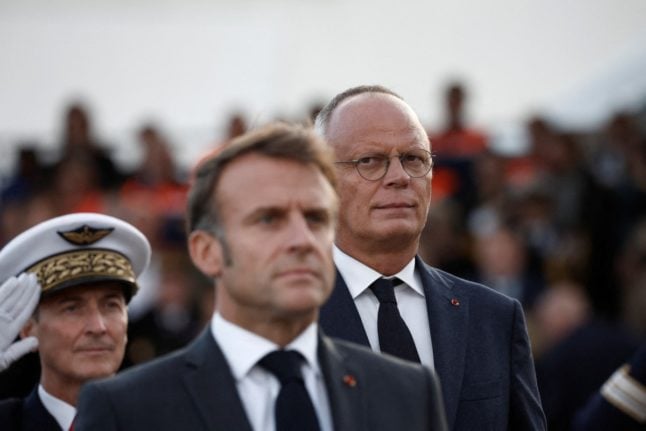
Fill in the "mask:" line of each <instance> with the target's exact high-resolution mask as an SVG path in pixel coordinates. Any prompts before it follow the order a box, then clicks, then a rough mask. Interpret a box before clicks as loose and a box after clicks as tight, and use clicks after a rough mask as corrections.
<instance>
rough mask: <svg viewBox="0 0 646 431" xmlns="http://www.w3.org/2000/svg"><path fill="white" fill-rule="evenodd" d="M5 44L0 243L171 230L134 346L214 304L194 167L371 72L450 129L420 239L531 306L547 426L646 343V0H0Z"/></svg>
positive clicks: (158, 340)
mask: <svg viewBox="0 0 646 431" xmlns="http://www.w3.org/2000/svg"><path fill="white" fill-rule="evenodd" d="M0 59H1V60H0V246H1V245H3V244H4V243H6V242H7V241H9V240H11V239H12V238H13V237H14V236H15V235H17V234H18V233H20V232H22V231H23V230H25V229H27V228H28V227H30V226H33V225H34V224H36V223H38V222H39V221H42V220H44V219H46V218H49V217H53V216H55V215H60V214H64V213H68V212H73V211H98V212H104V213H109V214H113V215H116V216H118V217H122V218H124V219H126V220H128V221H130V222H132V223H134V224H135V225H137V226H138V227H140V229H142V231H143V232H144V233H145V234H146V235H147V236H148V238H149V239H150V240H151V242H152V244H153V249H154V254H153V264H152V267H151V270H150V271H148V272H147V273H146V274H145V276H144V278H143V280H142V282H141V284H142V290H141V293H139V294H138V295H137V297H135V299H134V300H133V302H132V306H131V309H130V317H131V324H130V334H129V340H130V343H129V348H128V353H127V359H126V363H125V364H124V367H125V366H129V365H131V364H134V363H141V362H144V361H146V360H149V359H151V358H153V357H155V356H158V355H160V354H163V353H165V352H168V351H171V350H173V349H176V348H178V347H180V346H182V345H184V344H186V343H187V342H188V341H189V340H191V339H192V338H193V337H194V336H195V334H197V332H199V330H200V329H201V328H202V327H203V325H204V324H205V322H207V321H208V319H209V318H210V315H211V313H212V310H213V302H214V298H213V291H212V288H211V286H210V285H209V282H208V281H207V280H205V279H204V278H203V277H202V276H201V275H199V274H197V272H196V271H195V269H194V268H193V267H192V265H191V264H190V262H189V260H188V258H187V255H186V251H185V246H184V241H185V236H184V232H183V221H184V204H185V199H186V190H187V187H188V181H189V179H190V172H191V169H192V168H193V166H194V165H195V164H196V163H197V162H198V161H199V160H200V159H202V158H204V157H206V156H207V155H208V153H209V152H210V151H213V150H214V149H216V148H217V147H218V146H219V145H221V144H222V143H224V142H226V141H227V140H229V139H230V138H232V137H234V136H237V135H238V134H240V133H242V132H244V131H245V130H247V129H249V128H252V127H254V126H257V125H260V124H264V123H266V122H267V121H270V120H273V119H281V120H285V121H294V122H301V123H308V122H309V121H311V118H312V116H313V115H314V114H315V113H316V112H317V109H319V108H320V106H321V104H324V103H325V102H327V101H328V100H329V99H330V98H331V97H332V96H333V95H334V94H336V93H337V92H340V91H342V90H344V89H346V88H348V87H350V86H354V85H357V84H364V83H370V84H372V83H379V84H383V85H386V86H388V87H390V88H392V89H393V90H395V91H396V92H398V93H400V94H401V95H402V96H403V97H404V98H405V99H406V100H407V101H408V102H409V103H410V104H411V105H412V106H413V108H414V109H415V110H416V111H417V112H418V114H419V116H420V119H421V121H422V123H423V124H424V125H425V126H426V127H427V129H428V133H429V136H430V138H431V142H432V145H433V152H434V155H435V162H436V164H435V168H434V174H433V175H434V180H433V194H434V195H433V204H432V208H431V212H430V215H429V223H428V224H427V228H426V232H425V233H424V237H423V238H422V243H421V244H420V254H421V255H422V256H423V257H424V259H425V260H426V261H427V262H428V263H430V264H432V265H434V266H437V267H439V268H442V269H445V270H447V271H449V272H452V273H455V274H457V275H459V276H463V277H466V278H469V279H473V280H477V281H480V282H483V283H485V284H487V285H489V286H491V287H492V288H494V289H496V290H499V291H501V292H503V293H505V294H507V295H509V296H512V297H515V298H517V299H518V300H520V301H521V303H522V304H523V307H524V309H525V312H526V316H527V321H528V325H529V330H530V337H531V342H532V346H533V352H534V356H535V359H536V365H537V372H538V378H539V385H540V389H541V396H542V398H543V404H544V407H545V411H546V414H547V416H548V420H549V423H550V429H553V430H559V429H567V428H568V426H569V421H570V419H571V417H572V415H573V414H574V412H575V411H576V410H577V408H579V407H580V406H581V405H582V404H583V403H584V402H585V400H586V399H587V398H588V396H589V395H590V394H591V393H592V392H593V391H595V390H596V389H597V388H598V387H599V386H600V384H601V383H602V382H603V381H604V380H605V379H606V378H607V377H608V376H609V375H610V374H611V373H612V371H613V370H614V369H615V368H617V367H618V366H619V365H620V364H621V363H622V362H623V361H625V360H626V359H627V358H628V356H629V355H630V354H631V353H632V352H633V351H634V350H635V349H636V347H637V346H638V345H639V344H640V343H643V342H644V337H645V335H646V2H643V1H642V0H622V1H620V2H617V1H610V0H574V1H562V0H561V1H558V2H557V1H552V0H548V1H530V0H526V1H507V0H491V1H487V2H476V1H473V2H439V1H435V0H429V1H425V2H389V1H383V0H373V1H364V0H329V1H324V0H273V1H271V0H237V1H225V0H219V1H207V0H190V1H180V0H158V1H154V2H153V1H148V0H129V1H124V0H121V1H120V0H110V1H108V0H93V1H91V2H87V1H80V0H69V1H60V0H51V1H44V0H21V1H7V0H0ZM32 361H33V359H32ZM5 375H6V373H5ZM30 376H31V375H30ZM0 380H2V376H1V375H0ZM24 380H25V382H26V381H27V378H26V377H25V378H24ZM29 384H31V382H29ZM0 387H2V388H5V387H6V386H3V385H0ZM0 396H2V391H0Z"/></svg>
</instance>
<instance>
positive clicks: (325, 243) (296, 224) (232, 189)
mask: <svg viewBox="0 0 646 431" xmlns="http://www.w3.org/2000/svg"><path fill="white" fill-rule="evenodd" d="M215 199H216V200H217V206H218V208H219V210H218V214H219V217H220V224H221V226H222V233H221V234H220V235H219V238H216V236H215V235H209V234H208V233H206V232H203V231H197V232H194V234H193V235H192V238H191V242H190V245H191V247H194V246H195V244H201V246H199V247H196V248H195V249H193V250H192V251H191V254H192V256H194V257H195V256H197V255H200V256H201V258H200V257H199V256H198V258H197V259H194V260H196V261H201V262H202V265H198V266H200V268H201V269H202V270H203V271H204V272H205V273H206V274H208V275H211V276H213V277H215V278H216V279H217V286H218V291H217V303H216V305H217V308H218V311H219V312H220V313H221V314H222V316H223V317H224V318H226V319H227V320H229V321H231V322H234V323H236V324H238V325H240V326H242V327H245V328H247V329H250V330H256V331H255V332H260V331H257V326H258V325H263V324H265V323H268V322H278V321H282V322H302V323H303V324H304V325H305V324H309V323H311V322H312V321H314V320H315V319H316V318H317V317H318V308H319V307H320V306H321V305H322V304H323V303H324V302H325V300H326V299H327V298H328V296H329V294H330V292H331V290H332V285H333V282H334V275H335V272H334V265H333V262H332V243H333V237H334V220H335V213H336V205H337V202H336V195H335V192H334V190H333V188H332V186H331V185H330V183H329V181H328V180H327V179H326V178H325V177H324V175H323V174H322V173H321V171H320V170H319V169H318V168H316V167H314V166H313V165H311V164H304V163H299V162H296V161H293V160H289V159H283V158H276V157H268V156H264V155H260V154H254V153H251V154H246V155H243V156H240V157H239V158H238V159H236V160H233V161H232V162H231V163H230V164H229V165H227V166H226V167H225V168H224V170H223V172H222V174H221V177H220V181H219V183H218V185H217V187H216V190H215ZM196 250H201V251H198V252H197V253H196ZM205 262H206V263H205Z"/></svg>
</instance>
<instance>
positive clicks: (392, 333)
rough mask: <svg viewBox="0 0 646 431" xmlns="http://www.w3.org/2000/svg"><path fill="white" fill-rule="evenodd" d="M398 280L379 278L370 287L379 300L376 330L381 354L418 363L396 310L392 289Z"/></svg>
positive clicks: (408, 332)
mask: <svg viewBox="0 0 646 431" xmlns="http://www.w3.org/2000/svg"><path fill="white" fill-rule="evenodd" d="M399 283H400V280H399V279H398V278H393V279H390V280H389V279H386V278H380V279H378V280H376V281H375V282H374V283H372V284H371V285H370V290H372V292H373V293H374V294H375V296H376V297H377V299H378V300H379V315H378V318H377V330H378V332H379V347H380V349H381V351H382V352H385V353H389V354H391V355H395V356H398V357H400V358H402V359H406V360H409V361H413V362H420V360H419V355H418V354H417V349H416V348H415V342H414V341H413V336H412V335H411V333H410V330H409V329H408V326H406V322H404V319H402V316H401V314H399V309H398V308H397V299H395V290H394V287H395V285H396V284H399Z"/></svg>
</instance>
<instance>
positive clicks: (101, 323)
mask: <svg viewBox="0 0 646 431" xmlns="http://www.w3.org/2000/svg"><path fill="white" fill-rule="evenodd" d="M85 328H86V330H87V331H88V332H93V333H103V332H105V331H106V330H107V325H106V319H105V316H104V315H103V314H102V313H101V311H100V310H99V309H98V308H93V309H92V310H90V311H89V312H88V314H87V316H86V320H85Z"/></svg>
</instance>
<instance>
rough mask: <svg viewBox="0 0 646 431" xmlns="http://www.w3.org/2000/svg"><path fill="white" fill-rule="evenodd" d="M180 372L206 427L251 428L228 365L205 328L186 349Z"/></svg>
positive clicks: (245, 430) (249, 430)
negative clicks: (182, 367)
mask: <svg viewBox="0 0 646 431" xmlns="http://www.w3.org/2000/svg"><path fill="white" fill-rule="evenodd" d="M182 373H183V380H184V383H185V389H186V390H187V391H188V393H189V394H190V396H191V397H192V399H193V402H194V404H195V406H196V407H197V410H198V412H199V413H200V415H201V417H202V419H203V420H204V422H205V423H206V426H207V429H232V430H233V429H235V430H241V431H252V430H251V425H250V423H249V420H248V419H247V415H246V413H245V410H244V407H243V406H242V401H241V400H240V397H239V396H238V390H237V388H236V385H235V381H234V379H233V376H232V374H231V371H230V369H229V365H228V363H227V362H226V359H225V358H224V355H223V354H222V351H221V350H220V348H219V347H218V345H217V343H216V342H215V340H214V339H213V336H212V335H211V332H210V330H209V329H208V328H207V329H206V330H204V331H203V333H202V335H200V337H199V338H198V339H197V340H196V342H195V343H194V344H193V346H192V347H191V348H190V349H189V350H188V351H187V353H186V362H185V364H184V369H183V370H182Z"/></svg>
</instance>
